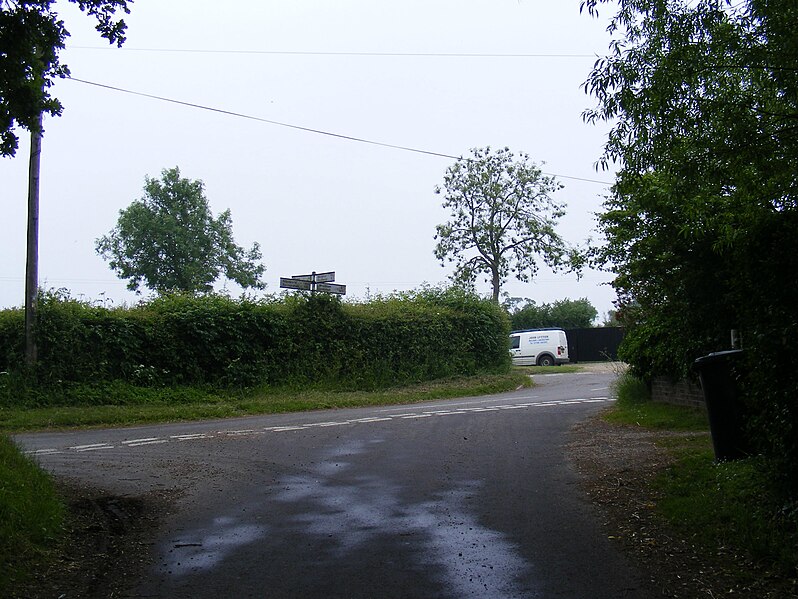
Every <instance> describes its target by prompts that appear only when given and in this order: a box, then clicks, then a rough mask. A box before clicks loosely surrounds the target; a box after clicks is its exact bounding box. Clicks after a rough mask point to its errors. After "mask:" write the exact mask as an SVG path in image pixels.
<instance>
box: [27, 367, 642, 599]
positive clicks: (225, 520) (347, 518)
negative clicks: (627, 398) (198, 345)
mask: <svg viewBox="0 0 798 599" xmlns="http://www.w3.org/2000/svg"><path fill="white" fill-rule="evenodd" d="M612 378H613V376H612V375H611V374H601V373H578V374H557V375H551V376H540V377H536V382H537V383H538V386H536V387H535V388H533V389H521V390H518V391H516V392H512V393H506V394H501V395H495V396H486V397H478V398H467V399H456V400H448V401H439V402H430V403H424V404H414V405H411V406H394V407H382V408H368V409H354V410H335V411H325V412H313V413H307V414H286V415H279V416H267V417H251V418H242V419H235V420H223V421H212V422H201V423H187V424H178V425H163V426H149V427H137V428H128V429H111V430H93V431H81V432H69V433H52V434H48V433H42V434H35V435H20V436H17V437H15V439H16V441H17V442H18V443H19V444H20V445H22V446H23V447H24V448H25V449H26V450H27V451H28V452H29V453H30V454H32V455H35V456H37V459H38V460H39V461H40V462H41V464H42V465H43V466H44V467H46V468H48V469H49V470H51V471H53V472H55V473H56V474H58V475H61V476H66V477H70V478H74V479H78V480H81V481H84V482H87V483H89V484H92V485H96V486H99V487H101V488H104V489H107V490H108V491H109V492H111V493H115V494H122V495H137V494H143V493H147V492H151V491H158V490H163V491H173V492H175V496H176V500H175V504H174V507H173V510H171V512H170V513H169V514H167V515H165V517H164V519H163V525H162V527H161V530H160V531H158V538H156V539H153V543H154V545H153V546H154V548H155V553H154V555H153V563H152V566H151V568H150V569H149V571H148V572H147V573H146V575H145V577H144V578H143V579H142V580H141V581H140V582H139V583H138V584H137V585H136V586H135V587H134V588H131V589H130V590H129V592H128V594H127V596H129V597H192V598H204V597H213V598H218V597H227V596H236V597H269V598H287V597H302V598H322V597H324V598H338V597H340V598H344V597H353V598H367V597H369V598H370V597H397V598H398V597H402V598H413V597H419V598H422V597H424V598H426V597H430V598H435V597H439V598H461V597H491V598H501V597H508V598H509V597H539V598H549V597H551V598H559V597H562V598H575V599H602V598H643V597H651V596H655V595H654V594H652V593H651V592H650V591H649V590H647V589H646V587H645V583H644V581H643V580H642V578H641V577H640V576H639V574H638V573H637V572H635V571H634V570H633V569H632V567H631V566H630V565H629V564H628V563H627V562H626V560H625V559H624V557H623V556H622V555H621V554H620V553H619V552H618V551H617V550H616V548H615V547H614V546H613V545H612V544H611V543H610V542H609V541H608V540H607V538H606V534H605V533H604V532H603V531H602V529H601V525H600V521H599V517H598V515H597V513H596V512H595V511H594V508H593V507H592V506H591V504H590V503H589V500H588V499H587V498H586V497H585V495H584V493H583V492H582V490H581V489H580V487H579V486H578V484H577V483H578V479H577V475H576V473H575V472H574V471H573V470H572V468H571V466H570V465H569V463H568V462H567V459H566V457H565V454H564V444H565V443H566V442H567V432H568V430H569V428H570V427H571V426H572V425H573V424H575V423H576V422H578V421H580V420H582V419H584V418H586V417H589V416H590V415H592V414H593V413H595V412H596V411H598V410H600V409H602V408H603V407H606V406H607V405H608V404H609V402H610V401H611V398H610V393H611V392H610V388H609V386H610V383H611V380H612Z"/></svg>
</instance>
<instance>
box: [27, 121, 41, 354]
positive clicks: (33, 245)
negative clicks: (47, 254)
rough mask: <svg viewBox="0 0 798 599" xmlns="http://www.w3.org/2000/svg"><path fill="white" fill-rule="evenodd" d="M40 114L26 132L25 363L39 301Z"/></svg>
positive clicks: (31, 349)
mask: <svg viewBox="0 0 798 599" xmlns="http://www.w3.org/2000/svg"><path fill="white" fill-rule="evenodd" d="M42 124H43V123H42V114H41V113H40V114H39V122H38V127H37V129H36V130H35V131H31V134H30V164H29V167H28V245H27V260H26V263H25V364H26V365H27V366H33V365H34V364H36V307H37V304H38V300H39V170H40V166H41V154H42Z"/></svg>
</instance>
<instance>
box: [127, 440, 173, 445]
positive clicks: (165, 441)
mask: <svg viewBox="0 0 798 599" xmlns="http://www.w3.org/2000/svg"><path fill="white" fill-rule="evenodd" d="M161 443H169V439H150V440H148V441H140V442H138V443H127V447H141V446H142V445H160V444H161Z"/></svg>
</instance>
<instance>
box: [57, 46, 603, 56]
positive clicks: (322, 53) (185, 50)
mask: <svg viewBox="0 0 798 599" xmlns="http://www.w3.org/2000/svg"><path fill="white" fill-rule="evenodd" d="M69 49H70V50H113V51H114V52H122V51H124V52H170V53H184V54H264V55H277V56H383V57H410V58H426V57H429V58H596V57H597V56H598V55H597V54H557V53H546V52H539V53H511V52H508V53H494V52H329V51H313V50H209V49H204V48H131V47H129V46H124V47H122V48H114V47H108V46H69Z"/></svg>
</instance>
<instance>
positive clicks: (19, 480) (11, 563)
mask: <svg viewBox="0 0 798 599" xmlns="http://www.w3.org/2000/svg"><path fill="white" fill-rule="evenodd" d="M64 515H65V509H64V506H63V505H62V503H61V501H60V499H59V497H58V494H57V492H56V489H55V486H54V484H53V482H52V480H51V479H50V477H49V476H48V475H47V474H46V473H44V472H43V471H42V470H40V469H39V468H38V467H37V466H36V464H35V463H34V462H33V461H31V460H30V459H29V458H27V457H25V456H23V455H21V454H20V453H19V451H18V450H17V448H16V446H15V445H14V444H13V443H12V442H11V440H10V439H9V438H8V437H7V436H5V435H0V596H2V597H6V596H8V589H10V588H11V586H12V585H14V584H17V583H19V582H20V581H21V580H24V579H25V578H26V577H27V576H28V575H29V573H30V571H31V569H32V567H33V566H32V565H31V564H33V563H36V561H37V560H38V559H40V558H42V557H43V556H44V555H45V554H46V553H47V552H48V551H50V550H51V549H52V548H53V547H54V545H55V544H56V542H57V540H58V538H59V537H60V535H61V532H62V526H63V522H64Z"/></svg>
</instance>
